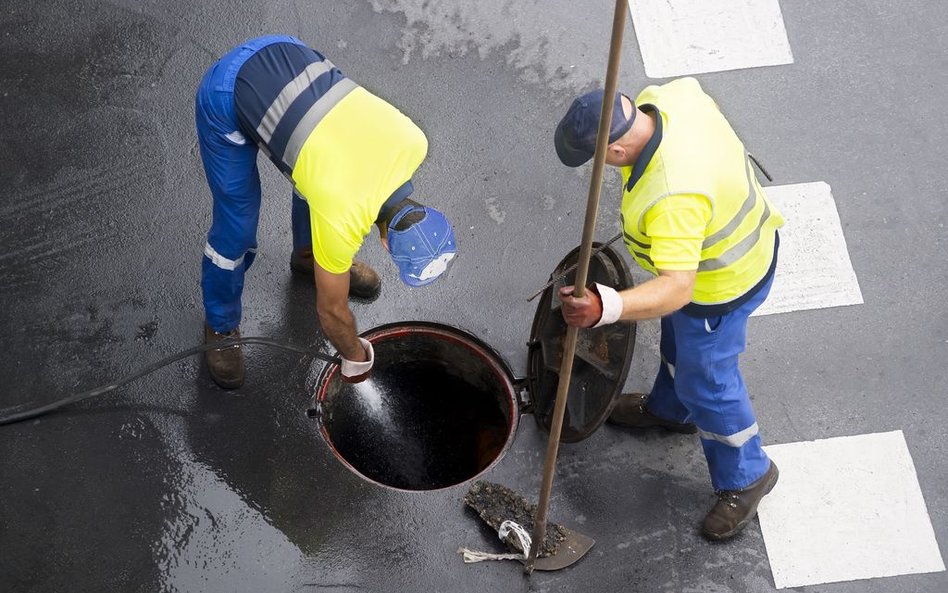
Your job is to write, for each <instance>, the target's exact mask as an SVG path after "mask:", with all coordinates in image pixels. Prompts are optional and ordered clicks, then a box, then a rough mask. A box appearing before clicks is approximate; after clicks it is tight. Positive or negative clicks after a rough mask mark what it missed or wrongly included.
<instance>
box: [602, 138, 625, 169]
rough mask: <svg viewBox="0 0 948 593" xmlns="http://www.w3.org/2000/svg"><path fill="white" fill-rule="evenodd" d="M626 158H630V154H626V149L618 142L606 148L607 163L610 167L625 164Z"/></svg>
mask: <svg viewBox="0 0 948 593" xmlns="http://www.w3.org/2000/svg"><path fill="white" fill-rule="evenodd" d="M626 156H628V152H626V150H625V148H624V147H623V146H621V145H620V144H619V143H618V142H615V143H613V144H610V145H609V146H607V147H606V161H607V162H608V163H609V164H610V165H616V164H619V163H624V162H625V160H626Z"/></svg>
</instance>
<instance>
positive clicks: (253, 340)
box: [0, 337, 341, 426]
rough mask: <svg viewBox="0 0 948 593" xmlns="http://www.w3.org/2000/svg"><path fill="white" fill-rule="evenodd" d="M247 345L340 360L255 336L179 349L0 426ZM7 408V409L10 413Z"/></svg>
mask: <svg viewBox="0 0 948 593" xmlns="http://www.w3.org/2000/svg"><path fill="white" fill-rule="evenodd" d="M247 344H253V345H259V346H271V347H273V348H279V349H280V350H288V351H290V352H298V353H300V354H307V355H309V356H312V357H313V358H317V359H319V360H323V361H326V362H331V363H335V364H341V361H340V360H339V359H338V358H336V357H335V356H330V355H328V354H326V353H324V352H321V351H319V350H314V349H312V348H304V347H302V346H296V345H294V344H288V343H286V342H278V341H276V340H271V339H270V338H257V337H246V338H239V339H236V340H225V341H221V342H217V343H214V344H202V345H200V346H195V347H194V348H188V349H187V350H182V351H181V352H178V353H177V354H172V355H171V356H168V357H167V358H163V359H161V360H159V361H158V362H155V363H152V364H150V365H148V366H147V367H145V368H143V369H142V370H140V371H138V372H137V373H135V374H133V375H129V376H128V377H125V378H124V379H119V380H118V381H115V382H114V383H109V384H108V385H103V386H101V387H96V388H95V389H90V390H88V391H83V392H82V393H77V394H75V395H71V396H69V397H65V398H63V399H60V400H57V401H54V402H52V403H49V404H46V405H45V406H40V407H38V408H32V409H30V410H23V411H21V412H15V413H11V414H9V415H5V414H2V415H0V426H3V425H4V424H13V423H15V422H22V421H24V420H29V419H31V418H36V417H37V416H42V415H43V414H48V413H50V412H53V411H55V410H58V409H60V408H62V407H64V406H68V405H69V404H74V403H76V402H80V401H82V400H85V399H90V398H93V397H98V396H100V395H104V394H106V393H108V392H110V391H114V390H116V389H118V388H119V387H121V386H123V385H127V384H128V383H131V382H132V381H135V380H136V379H141V378H142V377H144V376H145V375H148V374H150V373H153V372H155V371H157V370H158V369H162V368H164V367H166V366H168V365H171V364H174V363H176V362H178V361H179V360H183V359H185V358H187V357H189V356H194V355H195V354H200V353H202V352H206V351H208V350H218V349H222V348H229V347H232V346H242V345H247ZM9 409H10V408H8V410H9Z"/></svg>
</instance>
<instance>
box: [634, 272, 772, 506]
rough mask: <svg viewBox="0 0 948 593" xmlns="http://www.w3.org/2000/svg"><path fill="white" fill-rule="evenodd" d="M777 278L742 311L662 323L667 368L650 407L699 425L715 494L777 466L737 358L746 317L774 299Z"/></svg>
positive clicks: (664, 366) (662, 367)
mask: <svg viewBox="0 0 948 593" xmlns="http://www.w3.org/2000/svg"><path fill="white" fill-rule="evenodd" d="M772 283H773V277H772V276H771V278H770V280H768V281H767V282H766V284H764V285H763V286H761V288H760V289H759V290H758V292H757V293H756V294H755V295H754V296H753V297H752V298H751V299H750V300H748V301H747V302H746V303H744V304H743V305H741V306H740V307H739V308H737V309H735V310H734V311H731V312H730V313H727V314H725V315H722V316H719V317H710V318H698V317H690V316H688V315H685V314H684V313H682V312H681V311H678V312H675V313H672V314H671V315H668V316H666V317H663V318H662V337H661V346H660V349H661V354H662V363H661V365H660V367H659V371H658V376H657V377H656V379H655V384H654V386H653V387H652V391H651V393H650V394H649V396H648V399H647V400H646V403H645V406H646V408H647V409H648V411H649V412H651V413H652V414H654V415H656V416H658V417H660V418H664V419H666V420H671V421H674V422H694V423H695V424H696V425H697V426H698V434H699V436H700V437H701V444H702V446H703V448H704V455H705V458H706V459H707V461H708V470H709V472H710V473H711V483H712V485H713V486H714V488H715V490H739V489H742V488H745V487H746V486H748V485H750V484H752V483H753V482H755V481H757V480H758V479H759V478H760V477H761V476H763V475H764V474H765V473H766V472H767V470H768V469H769V468H770V459H769V458H768V457H767V454H766V453H764V450H763V449H762V448H761V443H760V434H759V429H758V427H757V420H756V418H754V410H753V408H752V407H751V402H750V397H749V396H748V394H747V387H746V386H745V385H744V379H743V377H741V371H740V368H739V367H738V356H739V355H740V354H741V353H742V352H743V351H744V347H745V345H746V343H747V318H748V317H749V316H750V314H751V313H752V312H753V311H754V309H756V308H757V307H759V306H760V305H761V303H763V302H764V300H765V299H766V298H767V295H768V294H769V293H770V287H771V284H772Z"/></svg>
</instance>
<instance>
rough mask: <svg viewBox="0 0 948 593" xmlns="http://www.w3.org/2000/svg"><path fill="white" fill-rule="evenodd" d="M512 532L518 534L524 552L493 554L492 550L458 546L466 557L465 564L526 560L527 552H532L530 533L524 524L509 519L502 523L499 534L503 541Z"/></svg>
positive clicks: (459, 550) (459, 551)
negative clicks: (481, 550) (484, 550)
mask: <svg viewBox="0 0 948 593" xmlns="http://www.w3.org/2000/svg"><path fill="white" fill-rule="evenodd" d="M510 532H513V533H514V535H516V536H517V539H518V540H520V548H521V549H522V550H523V553H521V554H492V553H490V552H477V551H475V550H469V549H467V548H458V554H461V555H462V556H463V557H464V563H465V564H471V563H474V562H481V561H483V560H526V559H527V554H529V553H530V534H529V533H527V530H526V529H524V528H523V525H521V524H519V523H517V522H515V521H511V520H510V519H507V520H506V521H504V522H503V523H501V524H500V529H498V530H497V536H498V537H500V540H501V541H504V538H505V537H507V536H508V535H510Z"/></svg>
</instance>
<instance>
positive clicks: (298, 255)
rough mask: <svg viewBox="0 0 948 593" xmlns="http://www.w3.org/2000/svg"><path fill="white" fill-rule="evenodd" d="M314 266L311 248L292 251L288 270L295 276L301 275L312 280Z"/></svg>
mask: <svg viewBox="0 0 948 593" xmlns="http://www.w3.org/2000/svg"><path fill="white" fill-rule="evenodd" d="M314 265H315V264H314V260H313V249H312V247H305V248H303V249H294V250H293V253H291V254H290V269H291V270H293V271H294V272H296V273H297V274H303V275H306V276H309V277H310V278H312V277H313V266H314Z"/></svg>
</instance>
